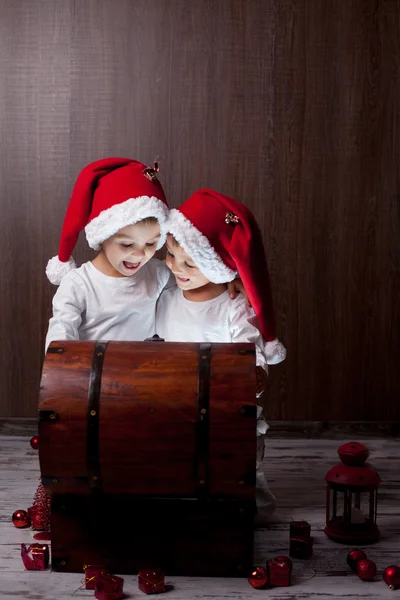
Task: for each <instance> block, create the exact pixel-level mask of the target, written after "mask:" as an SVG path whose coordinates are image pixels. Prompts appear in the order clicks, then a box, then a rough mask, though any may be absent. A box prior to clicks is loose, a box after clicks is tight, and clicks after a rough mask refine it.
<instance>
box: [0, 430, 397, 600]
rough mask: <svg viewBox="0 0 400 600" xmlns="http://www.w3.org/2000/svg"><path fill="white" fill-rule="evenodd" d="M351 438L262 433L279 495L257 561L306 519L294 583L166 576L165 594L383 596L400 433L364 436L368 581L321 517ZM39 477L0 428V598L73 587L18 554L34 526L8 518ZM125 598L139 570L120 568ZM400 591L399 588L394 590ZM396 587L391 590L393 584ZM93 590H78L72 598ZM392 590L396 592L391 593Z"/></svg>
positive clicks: (240, 598)
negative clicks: (373, 529) (368, 480)
mask: <svg viewBox="0 0 400 600" xmlns="http://www.w3.org/2000/svg"><path fill="white" fill-rule="evenodd" d="M350 439H351V438H349V437H345V438H343V439H342V440H338V439H327V438H325V437H323V438H317V439H305V438H293V439H287V438H286V439H278V438H277V437H275V436H269V437H268V436H267V440H266V455H265V460H264V469H265V473H266V475H267V477H268V481H269V483H270V487H271V489H272V490H273V491H274V493H275V495H276V497H277V500H278V509H277V511H276V513H275V515H274V516H273V520H272V522H271V523H270V525H269V526H268V528H265V529H261V530H258V531H257V532H256V539H255V562H256V563H257V564H263V563H264V562H265V560H267V559H269V558H273V557H274V556H276V555H277V554H288V542H289V522H290V519H291V518H293V519H305V520H307V521H309V522H310V523H311V526H312V534H313V536H314V555H313V557H312V558H311V559H310V560H295V561H294V573H293V579H292V586H291V587H289V588H272V589H269V590H267V591H257V590H253V588H251V587H250V585H249V584H248V582H247V580H246V579H224V578H201V579H199V578H189V577H173V578H172V577H168V574H167V578H166V581H167V583H168V584H169V585H170V586H171V590H170V591H169V592H168V594H167V596H166V597H167V598H168V599H169V600H178V599H179V600H181V599H185V600H189V599H206V598H207V599H226V598H229V599H230V600H244V599H248V600H252V599H254V598H261V597H267V596H268V598H270V599H274V598H281V599H286V600H302V599H304V600H317V599H318V600H328V599H329V600H332V599H334V598H347V599H349V598H350V599H353V598H354V599H363V598H371V599H377V598H388V597H389V595H390V592H389V590H388V588H387V586H386V584H385V583H384V582H383V580H382V571H383V569H384V568H385V567H386V566H388V565H390V564H400V469H399V459H400V439H399V438H398V437H391V438H378V437H374V438H372V439H371V438H370V437H368V438H366V439H365V440H362V439H360V438H359V437H358V439H359V441H364V443H366V445H367V446H368V447H369V449H370V463H371V464H372V465H373V466H374V467H375V468H376V469H377V471H378V472H379V474H380V476H381V478H382V485H381V489H380V493H379V505H378V525H379V527H380V530H381V540H380V541H379V542H378V543H376V544H374V545H371V546H367V547H364V549H365V550H366V552H367V554H368V557H369V558H371V559H372V560H373V561H375V563H376V565H377V568H378V574H377V576H376V578H375V581H373V582H368V583H367V582H362V581H361V580H360V579H358V577H357V576H356V575H354V574H353V573H351V572H350V569H349V568H348V566H347V563H346V556H347V553H348V551H349V549H350V546H346V545H342V544H336V543H335V542H332V541H330V540H328V539H327V538H326V536H325V534H324V533H323V528H324V525H325V523H324V518H325V482H324V475H325V473H326V471H327V470H328V469H329V468H330V467H331V466H333V465H334V464H335V463H336V462H337V458H338V457H337V452H336V451H337V447H338V446H339V445H340V443H342V442H345V441H349V440H350ZM38 477H39V465H38V454H37V451H35V450H32V448H31V447H30V444H29V437H27V436H26V434H25V435H20V436H18V435H12V436H7V435H1V436H0V482H1V488H0V532H1V536H0V598H1V600H18V599H19V598H21V599H27V600H55V599H57V600H64V599H65V600H66V599H67V598H68V599H70V597H71V594H72V593H73V592H74V590H75V589H76V588H78V587H79V584H80V577H79V575H76V574H69V573H66V574H64V573H53V572H51V571H50V570H49V571H46V572H32V571H25V570H24V567H23V564H22V561H21V558H20V544H21V542H25V543H32V533H31V532H30V531H27V530H18V529H16V528H15V527H14V526H13V525H12V523H11V515H12V513H13V511H14V510H16V509H17V508H27V507H28V506H30V505H31V504H32V498H33V494H34V492H35V490H36V486H37V482H38ZM124 578H125V588H124V589H125V592H126V597H127V598H132V597H138V596H142V594H141V592H140V591H138V588H137V578H136V577H135V576H131V575H126V576H124ZM398 593H400V590H399V592H398ZM393 594H395V592H393ZM89 597H93V592H92V593H91V592H89V591H85V590H81V591H79V592H77V593H76V594H75V596H74V598H77V599H79V598H89ZM393 597H394V596H393Z"/></svg>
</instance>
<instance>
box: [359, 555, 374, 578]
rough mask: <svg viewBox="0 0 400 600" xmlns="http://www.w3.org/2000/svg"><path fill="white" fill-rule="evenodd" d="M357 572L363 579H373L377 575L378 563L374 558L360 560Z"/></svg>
mask: <svg viewBox="0 0 400 600" xmlns="http://www.w3.org/2000/svg"><path fill="white" fill-rule="evenodd" d="M356 573H357V575H358V576H359V578H360V579H362V580H363V581H371V580H372V579H373V578H374V577H375V575H376V564H375V563H374V562H373V561H372V560H368V558H367V559H365V560H359V561H358V563H357V567H356Z"/></svg>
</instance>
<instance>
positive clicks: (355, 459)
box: [337, 442, 369, 466]
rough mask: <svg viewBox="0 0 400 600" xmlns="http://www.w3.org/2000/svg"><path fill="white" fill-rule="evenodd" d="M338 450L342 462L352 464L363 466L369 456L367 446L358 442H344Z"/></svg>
mask: <svg viewBox="0 0 400 600" xmlns="http://www.w3.org/2000/svg"><path fill="white" fill-rule="evenodd" d="M337 452H338V454H339V457H340V460H341V461H342V463H343V464H345V465H350V466H362V465H363V464H364V463H365V461H366V460H367V458H368V456H369V450H368V448H367V446H364V444H360V443H358V442H347V443H346V444H342V445H341V446H339V448H338V451H337Z"/></svg>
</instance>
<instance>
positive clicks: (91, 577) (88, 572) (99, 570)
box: [83, 565, 108, 590]
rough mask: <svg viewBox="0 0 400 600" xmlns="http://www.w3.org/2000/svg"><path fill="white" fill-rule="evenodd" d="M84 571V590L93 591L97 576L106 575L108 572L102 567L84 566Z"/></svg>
mask: <svg viewBox="0 0 400 600" xmlns="http://www.w3.org/2000/svg"><path fill="white" fill-rule="evenodd" d="M83 570H84V571H85V588H86V589H87V590H94V589H95V588H96V577H97V576H98V575H100V574H101V575H106V573H108V570H107V569H106V568H105V567H104V566H103V565H84V566H83Z"/></svg>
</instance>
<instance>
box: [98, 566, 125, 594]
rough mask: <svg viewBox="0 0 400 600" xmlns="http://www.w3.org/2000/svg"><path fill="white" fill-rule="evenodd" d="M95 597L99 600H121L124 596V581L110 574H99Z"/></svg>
mask: <svg viewBox="0 0 400 600" xmlns="http://www.w3.org/2000/svg"><path fill="white" fill-rule="evenodd" d="M94 595H95V598H97V600H120V599H121V598H123V596H124V580H123V579H122V577H117V576H116V575H111V574H110V573H101V572H100V573H98V574H97V575H96V578H95V588H94Z"/></svg>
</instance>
